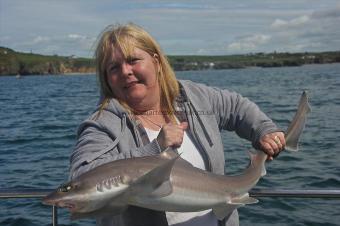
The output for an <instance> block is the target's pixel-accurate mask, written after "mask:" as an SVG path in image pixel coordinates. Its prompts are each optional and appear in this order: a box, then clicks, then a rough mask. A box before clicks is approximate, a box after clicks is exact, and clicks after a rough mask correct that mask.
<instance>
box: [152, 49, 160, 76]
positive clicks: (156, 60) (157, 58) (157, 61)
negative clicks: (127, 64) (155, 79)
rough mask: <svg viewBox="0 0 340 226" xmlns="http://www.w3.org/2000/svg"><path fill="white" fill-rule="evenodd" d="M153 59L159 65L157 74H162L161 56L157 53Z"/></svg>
mask: <svg viewBox="0 0 340 226" xmlns="http://www.w3.org/2000/svg"><path fill="white" fill-rule="evenodd" d="M152 57H153V58H154V60H155V63H156V64H157V72H158V73H160V72H161V65H160V61H159V56H158V54H157V53H154V54H153V55H152Z"/></svg>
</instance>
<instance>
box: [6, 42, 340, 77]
mask: <svg viewBox="0 0 340 226" xmlns="http://www.w3.org/2000/svg"><path fill="white" fill-rule="evenodd" d="M168 58H169V61H170V64H171V65H172V67H173V68H174V69H175V70H176V71H186V70H207V69H215V70H218V69H232V68H245V67H283V66H300V65H303V64H323V63H339V62H340V51H334V52H320V53H309V52H308V53H307V52H305V53H276V52H274V53H254V54H246V55H230V56H169V57H168ZM68 73H95V66H94V62H93V60H92V59H88V58H75V57H73V56H70V57H65V56H56V55H54V56H44V55H40V54H33V53H20V52H16V51H14V50H12V49H9V48H4V47H0V75H17V74H20V75H44V74H68Z"/></svg>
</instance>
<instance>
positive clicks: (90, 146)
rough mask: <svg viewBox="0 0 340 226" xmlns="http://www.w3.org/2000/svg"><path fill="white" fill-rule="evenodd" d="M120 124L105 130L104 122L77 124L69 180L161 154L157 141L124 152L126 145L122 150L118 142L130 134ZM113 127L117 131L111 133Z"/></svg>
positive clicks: (122, 124) (88, 121) (91, 121)
mask: <svg viewBox="0 0 340 226" xmlns="http://www.w3.org/2000/svg"><path fill="white" fill-rule="evenodd" d="M112 121H114V120H111V122H112ZM119 124H120V125H111V128H108V126H109V125H107V123H103V122H101V123H100V122H98V121H96V120H86V121H84V122H83V123H81V124H80V126H79V128H78V133H77V142H76V145H75V147H74V149H73V152H72V154H71V157H70V179H74V178H76V177H78V176H79V175H81V174H83V173H85V172H87V171H88V170H90V169H92V168H94V167H96V166H99V165H102V164H105V163H108V162H111V161H114V160H118V159H125V158H131V157H141V156H148V155H154V154H157V153H160V150H161V149H160V147H159V145H158V143H157V141H156V140H153V141H152V142H151V143H149V144H146V145H144V146H141V147H134V148H130V147H129V148H130V149H129V150H124V147H125V148H126V146H124V147H122V146H121V145H120V140H121V139H123V136H124V133H127V132H130V131H129V129H128V128H127V126H126V124H125V125H124V123H119ZM112 128H114V129H116V132H113V131H112V130H113V129H112ZM124 138H126V137H125V136H124ZM131 139H132V138H131ZM131 142H134V141H131ZM134 146H136V145H134Z"/></svg>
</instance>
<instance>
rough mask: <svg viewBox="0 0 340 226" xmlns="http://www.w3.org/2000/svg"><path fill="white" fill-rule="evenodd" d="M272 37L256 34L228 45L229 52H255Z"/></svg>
mask: <svg viewBox="0 0 340 226" xmlns="http://www.w3.org/2000/svg"><path fill="white" fill-rule="evenodd" d="M270 39H271V37H270V36H269V35H263V34H255V35H251V36H248V37H244V38H241V39H240V40H238V41H236V42H233V43H231V44H229V45H228V47H227V49H228V50H229V51H248V52H249V51H253V50H256V49H257V48H258V47H259V46H260V45H263V44H266V43H267V42H268V41H269V40H270Z"/></svg>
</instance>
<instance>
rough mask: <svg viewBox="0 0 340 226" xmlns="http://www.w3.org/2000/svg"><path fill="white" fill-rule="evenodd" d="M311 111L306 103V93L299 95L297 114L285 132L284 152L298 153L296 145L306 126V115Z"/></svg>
mask: <svg viewBox="0 0 340 226" xmlns="http://www.w3.org/2000/svg"><path fill="white" fill-rule="evenodd" d="M310 111H311V108H310V105H309V103H308V96H307V93H306V91H304V92H303V93H302V95H301V98H300V102H299V105H298V109H297V112H296V114H295V116H294V118H293V120H292V122H291V123H290V125H289V127H288V129H287V131H286V136H285V137H286V148H285V149H286V150H287V151H298V150H299V148H298V143H299V139H300V136H301V134H302V131H303V129H304V127H305V124H306V119H307V115H308V113H309V112H310Z"/></svg>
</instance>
